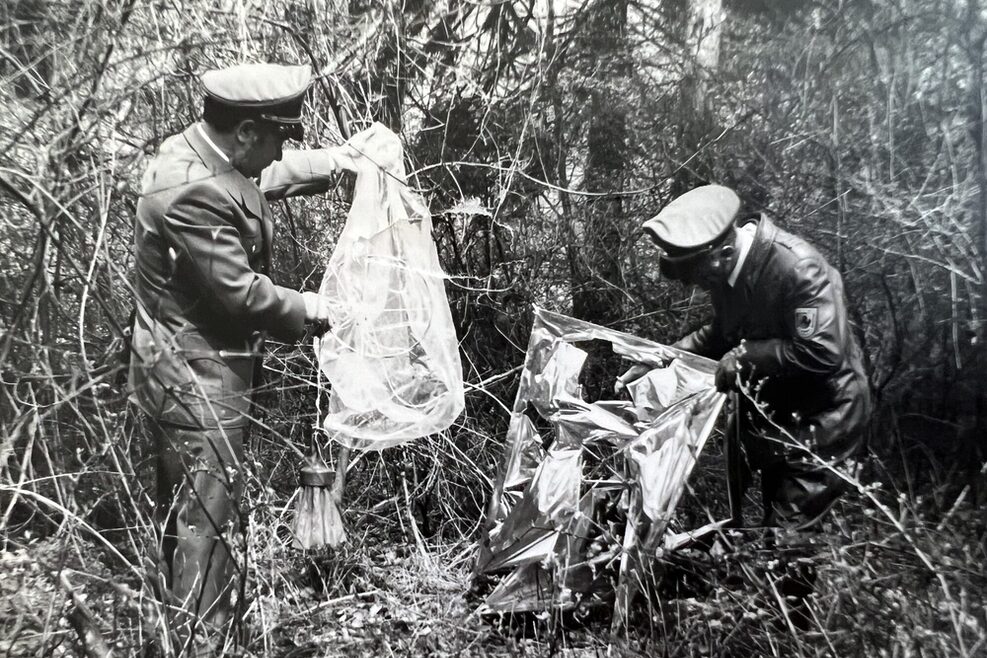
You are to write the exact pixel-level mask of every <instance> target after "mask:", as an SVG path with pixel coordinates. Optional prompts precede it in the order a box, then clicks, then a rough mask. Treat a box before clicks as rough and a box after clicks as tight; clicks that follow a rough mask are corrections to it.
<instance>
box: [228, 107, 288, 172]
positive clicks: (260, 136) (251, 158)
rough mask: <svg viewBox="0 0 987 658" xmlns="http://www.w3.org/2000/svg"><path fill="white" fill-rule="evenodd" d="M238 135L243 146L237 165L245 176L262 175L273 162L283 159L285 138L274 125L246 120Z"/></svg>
mask: <svg viewBox="0 0 987 658" xmlns="http://www.w3.org/2000/svg"><path fill="white" fill-rule="evenodd" d="M238 137H239V143H240V145H241V147H242V148H241V153H240V156H239V157H238V158H237V160H238V161H237V162H236V163H235V166H236V168H237V170H238V171H239V172H240V173H241V174H243V175H244V176H247V177H248V178H255V177H257V176H260V174H261V172H262V171H264V170H265V169H267V168H268V167H269V166H270V165H271V163H272V162H274V161H276V160H280V159H281V156H282V154H283V150H282V147H283V146H284V142H285V139H284V137H283V136H282V134H281V133H280V132H279V131H278V130H277V129H276V128H274V127H273V126H268V125H265V124H264V123H262V122H260V121H245V122H243V124H241V125H240V127H239V128H238Z"/></svg>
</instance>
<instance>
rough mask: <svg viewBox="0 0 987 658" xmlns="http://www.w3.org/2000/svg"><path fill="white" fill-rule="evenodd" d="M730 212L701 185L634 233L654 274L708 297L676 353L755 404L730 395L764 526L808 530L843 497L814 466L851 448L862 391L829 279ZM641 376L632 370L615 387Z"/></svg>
mask: <svg viewBox="0 0 987 658" xmlns="http://www.w3.org/2000/svg"><path fill="white" fill-rule="evenodd" d="M739 210H740V199H739V198H738V197H737V195H736V194H735V193H734V192H733V191H732V190H730V189H728V188H726V187H722V186H719V185H707V186H703V187H699V188H696V189H694V190H692V191H690V192H687V193H686V194H683V195H682V196H680V197H678V198H677V199H675V200H674V201H672V202H671V203H670V204H669V205H668V206H667V207H666V208H665V209H664V210H662V211H661V212H660V213H659V214H658V215H657V216H656V217H654V218H652V219H650V220H648V221H647V222H645V224H644V230H645V232H646V233H647V234H648V235H649V236H650V237H651V238H652V240H653V241H654V242H655V243H656V244H657V246H658V248H659V249H660V250H661V257H660V260H659V265H660V268H661V272H662V273H663V274H664V275H665V276H667V277H669V278H671V279H676V280H679V281H682V282H684V283H686V284H691V285H696V286H699V287H700V288H702V289H703V290H705V291H707V292H708V293H709V294H710V297H711V300H712V305H713V319H712V322H711V323H710V324H707V325H705V326H703V327H700V328H699V329H698V330H696V331H694V332H693V333H691V334H689V335H688V336H686V337H684V338H682V339H681V340H679V341H678V342H677V343H675V345H674V347H678V348H680V349H683V350H686V351H689V352H693V353H695V354H699V355H702V356H706V357H709V358H712V359H718V360H719V365H718V367H717V370H716V387H717V388H718V389H719V390H721V391H732V390H737V389H738V388H740V386H741V384H745V385H746V386H745V388H746V390H747V391H748V392H749V393H750V394H751V395H753V396H754V398H755V399H756V400H757V402H758V403H759V404H754V402H752V400H750V399H749V398H747V396H745V395H743V394H741V395H740V396H739V397H740V399H741V403H740V409H741V413H740V414H739V417H740V423H741V426H740V430H741V432H740V433H741V444H742V446H743V449H744V453H745V455H746V458H747V465H748V466H749V467H750V468H751V469H754V470H759V471H760V472H761V489H762V496H763V501H764V510H765V518H764V521H763V523H764V524H765V525H769V526H782V527H787V528H792V529H801V528H806V527H809V526H811V525H813V524H814V523H815V522H816V521H817V520H818V519H819V518H820V517H822V516H823V515H824V514H825V513H826V512H827V511H828V510H829V509H830V508H831V507H832V505H833V503H834V502H835V501H836V500H837V499H838V497H839V496H840V494H841V493H842V491H843V488H844V487H843V482H844V481H843V480H842V479H841V478H840V477H839V476H838V475H837V474H835V473H834V472H833V471H832V469H830V468H827V467H826V466H825V465H823V463H822V462H821V461H820V460H823V461H824V462H826V463H828V464H830V465H832V466H839V465H841V464H842V463H844V462H845V461H846V460H848V459H849V458H851V457H853V456H854V455H856V454H857V453H858V452H859V451H860V450H861V448H862V446H863V444H864V438H865V433H866V428H867V423H868V420H869V416H870V388H869V385H868V382H867V377H866V375H865V374H864V369H863V364H862V358H861V351H860V348H859V346H858V345H857V342H856V340H855V339H854V336H853V332H852V331H851V328H850V323H849V322H848V320H847V310H846V300H845V298H844V294H843V280H842V278H841V277H840V274H839V272H837V271H836V270H835V269H833V268H832V267H830V265H829V263H827V262H826V259H825V258H823V256H822V255H821V254H820V253H819V252H818V251H817V250H816V249H815V248H814V247H812V246H811V245H810V244H808V243H807V242H805V241H804V240H802V239H800V238H797V237H795V236H794V235H792V234H790V233H788V232H786V231H783V230H781V229H780V228H778V227H777V226H776V225H775V224H774V223H773V222H772V221H771V220H770V219H768V218H767V217H764V216H762V217H760V218H754V217H752V218H748V219H745V220H742V221H738V213H739ZM645 372H647V369H646V368H644V367H643V366H640V365H638V366H634V367H632V368H631V369H630V370H628V371H627V372H626V373H624V374H623V375H621V377H620V378H619V380H618V382H617V385H616V388H617V389H618V390H619V389H620V388H622V387H623V386H624V385H625V384H626V383H627V382H630V381H633V380H634V379H636V378H638V377H640V376H641V375H643V374H644V373H645ZM760 403H764V405H766V407H767V409H766V411H767V414H768V415H767V416H766V415H765V413H762V411H761V410H759V409H758V406H761V405H760ZM736 429H737V428H736V427H734V426H732V423H731V426H730V427H729V428H728V431H736ZM744 479H745V480H746V479H749V472H748V473H746V477H745V478H744ZM743 486H744V487H746V483H745V484H744V485H743Z"/></svg>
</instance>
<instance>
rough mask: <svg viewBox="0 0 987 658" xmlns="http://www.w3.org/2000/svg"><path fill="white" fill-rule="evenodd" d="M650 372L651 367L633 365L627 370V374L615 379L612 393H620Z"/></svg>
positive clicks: (639, 364) (641, 364) (638, 364)
mask: <svg viewBox="0 0 987 658" xmlns="http://www.w3.org/2000/svg"><path fill="white" fill-rule="evenodd" d="M650 370H651V366H646V365H644V364H643V363H636V364H634V365H633V366H631V367H630V368H628V369H627V372H625V373H624V374H623V375H620V376H619V377H617V381H615V382H614V383H613V392H614V393H620V392H621V391H623V390H624V389H625V388H627V385H628V384H630V383H631V382H633V381H637V380H638V379H640V378H641V377H644V376H645V375H646V374H648V372H649V371H650Z"/></svg>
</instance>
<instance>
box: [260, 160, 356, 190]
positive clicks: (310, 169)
mask: <svg viewBox="0 0 987 658" xmlns="http://www.w3.org/2000/svg"><path fill="white" fill-rule="evenodd" d="M348 160H349V159H348V156H346V155H345V154H344V152H343V150H342V149H340V148H324V149H309V150H297V151H284V153H282V155H281V159H280V160H278V161H275V162H273V163H271V166H269V167H268V168H267V169H265V170H264V171H263V172H262V173H261V176H260V189H261V191H262V192H263V193H264V196H265V197H267V200H268V201H274V200H277V199H285V198H287V197H291V196H299V195H305V194H322V193H323V192H325V191H327V190H328V189H329V188H330V187H331V186H332V184H333V181H335V179H336V177H335V174H336V173H337V172H339V171H342V170H343V169H352V167H353V165H352V163H350V162H349V161H348Z"/></svg>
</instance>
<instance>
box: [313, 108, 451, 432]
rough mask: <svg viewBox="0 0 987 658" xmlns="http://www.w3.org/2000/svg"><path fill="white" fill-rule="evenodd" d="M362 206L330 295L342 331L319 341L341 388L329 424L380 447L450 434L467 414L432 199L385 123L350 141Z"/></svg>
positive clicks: (332, 273)
mask: <svg viewBox="0 0 987 658" xmlns="http://www.w3.org/2000/svg"><path fill="white" fill-rule="evenodd" d="M349 143H350V144H351V145H352V146H353V147H354V149H353V159H354V162H355V164H356V166H357V168H358V174H357V180H356V188H355V190H354V193H353V204H352V206H351V208H350V212H349V214H348V216H347V218H346V225H345V227H344V228H343V232H342V234H341V235H340V238H339V241H338V242H337V244H336V248H335V250H334V251H333V254H332V257H331V258H330V259H329V265H328V267H327V269H326V273H325V276H324V277H323V279H322V286H321V288H320V292H321V294H322V295H324V296H326V297H328V298H329V301H330V305H331V308H332V330H331V331H330V332H329V333H327V334H326V335H325V336H324V337H323V338H322V339H317V340H316V353H317V354H318V358H319V367H320V368H321V369H322V371H323V372H324V373H325V375H326V377H327V378H328V380H329V382H330V383H331V384H332V393H331V396H330V399H329V408H328V414H327V415H326V417H325V420H324V421H323V426H324V427H325V429H326V430H327V431H328V432H329V433H330V434H331V435H334V436H335V437H336V438H337V439H338V440H339V441H340V442H342V443H343V444H345V445H348V446H349V447H351V448H360V449H369V450H380V449H383V448H388V447H391V446H395V445H398V444H400V443H404V442H406V441H409V440H411V439H415V438H419V437H423V436H427V435H429V434H434V433H436V432H440V431H442V430H444V429H446V428H448V427H449V426H450V425H451V424H452V423H453V421H455V419H456V417H458V416H459V414H460V413H461V412H462V410H463V406H464V396H463V379H462V366H461V363H460V360H459V342H458V340H457V338H456V332H455V330H454V328H453V325H452V315H451V313H450V311H449V303H448V300H447V299H446V295H445V288H444V280H445V275H444V274H443V272H442V269H441V267H440V266H439V259H438V254H437V253H436V249H435V244H434V242H433V241H432V221H431V218H430V216H429V212H428V209H427V208H426V206H425V203H424V201H423V199H422V198H421V197H420V196H419V195H418V194H416V193H415V192H413V191H412V190H411V189H409V187H408V186H407V185H405V184H404V166H403V164H402V160H403V156H402V151H401V145H400V142H399V141H398V138H397V136H396V135H394V133H392V132H391V131H389V130H388V129H387V128H385V127H384V126H383V125H380V124H375V125H374V126H373V127H372V128H371V129H369V130H367V131H365V132H363V133H361V134H360V135H357V136H356V137H354V138H353V140H351V141H350V142H349Z"/></svg>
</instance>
